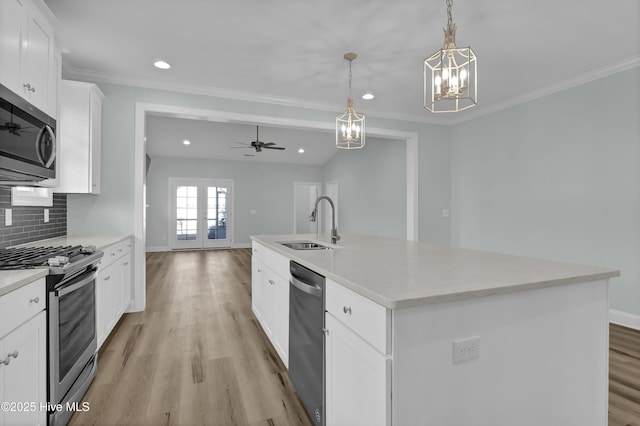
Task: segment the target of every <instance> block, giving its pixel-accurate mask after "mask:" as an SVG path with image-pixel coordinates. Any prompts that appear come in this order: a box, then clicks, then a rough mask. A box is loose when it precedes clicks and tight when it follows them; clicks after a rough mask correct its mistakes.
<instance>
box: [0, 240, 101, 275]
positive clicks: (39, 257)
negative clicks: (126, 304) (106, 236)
mask: <svg viewBox="0 0 640 426" xmlns="http://www.w3.org/2000/svg"><path fill="white" fill-rule="evenodd" d="M100 257H102V252H101V251H98V250H96V248H95V247H94V246H80V245H78V246H57V247H20V248H7V249H0V270H10V269H30V268H42V267H47V268H49V269H50V270H51V272H52V273H56V272H57V273H62V270H64V269H67V268H68V267H69V266H71V265H74V264H76V263H78V262H80V263H83V264H85V263H91V261H93V259H96V258H98V259H99V258H100ZM87 261H89V262H87Z"/></svg>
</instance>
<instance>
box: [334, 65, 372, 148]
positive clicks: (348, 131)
mask: <svg viewBox="0 0 640 426" xmlns="http://www.w3.org/2000/svg"><path fill="white" fill-rule="evenodd" d="M357 56H358V55H356V54H355V53H345V54H344V59H346V60H347V61H349V98H348V99H347V110H346V111H345V112H344V113H342V114H338V116H337V117H336V148H341V149H359V148H362V147H364V143H365V115H364V114H358V113H357V112H356V110H355V108H354V106H353V97H352V96H351V63H352V62H353V60H354V59H356V58H357Z"/></svg>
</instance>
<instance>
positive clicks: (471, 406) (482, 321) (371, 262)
mask: <svg viewBox="0 0 640 426" xmlns="http://www.w3.org/2000/svg"><path fill="white" fill-rule="evenodd" d="M252 239H253V242H254V245H259V246H260V247H263V250H266V251H267V253H268V252H272V253H274V254H276V255H278V256H280V257H281V258H285V259H286V260H293V261H295V262H297V263H300V264H302V265H303V266H305V267H307V268H309V269H312V270H314V271H315V272H317V273H319V274H320V275H323V276H325V277H326V294H325V309H326V312H325V359H326V364H325V375H326V390H325V399H326V419H327V425H328V426H341V425H347V424H348V425H353V426H355V425H395V426H402V425H474V426H512V425H516V424H517V425H519V426H539V425H565V424H576V425H577V424H579V425H581V426H601V425H604V424H606V423H607V412H608V284H609V279H610V278H613V277H616V276H618V275H619V271H617V270H613V269H608V268H600V267H593V266H586V265H576V264H569V263H561V262H554V261H548V260H542V259H533V258H525V257H518V256H509V255H502V254H496V253H488V252H482V251H476V250H465V249H460V248H453V247H443V246H431V245H427V244H422V243H417V242H410V241H403V240H393V239H386V238H379V237H370V236H363V235H348V234H346V235H342V239H341V240H340V242H339V245H337V246H332V247H333V248H332V249H329V250H307V251H304V250H293V249H290V248H287V247H285V246H283V245H281V244H279V241H295V240H296V239H299V240H309V239H312V240H318V237H317V236H315V235H277V236H254V237H252ZM318 241H319V242H320V243H322V244H325V245H329V246H331V244H330V243H329V242H328V238H325V236H321V237H320V239H319V240H318ZM281 262H282V261H281ZM270 267H271V264H270V263H269V261H268V258H267V259H266V260H263V263H262V264H261V268H262V270H268V269H269V268H270ZM263 287H264V286H263ZM263 289H264V288H263ZM263 318H264V314H263Z"/></svg>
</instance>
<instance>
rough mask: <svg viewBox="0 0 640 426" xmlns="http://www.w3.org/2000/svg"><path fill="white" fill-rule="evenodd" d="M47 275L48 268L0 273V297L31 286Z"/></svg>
mask: <svg viewBox="0 0 640 426" xmlns="http://www.w3.org/2000/svg"><path fill="white" fill-rule="evenodd" d="M48 273H49V269H48V268H35V269H21V270H16V271H0V297H2V296H4V295H5V294H7V293H9V292H11V291H13V290H16V289H19V288H20V287H22V286H25V285H27V284H31V283H32V282H34V281H35V280H37V279H39V278H42V277H46V276H47V274H48Z"/></svg>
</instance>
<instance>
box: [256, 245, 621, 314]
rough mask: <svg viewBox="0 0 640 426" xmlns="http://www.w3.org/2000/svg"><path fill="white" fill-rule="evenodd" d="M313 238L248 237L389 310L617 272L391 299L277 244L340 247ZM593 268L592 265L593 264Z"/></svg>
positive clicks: (616, 273) (601, 277)
mask: <svg viewBox="0 0 640 426" xmlns="http://www.w3.org/2000/svg"><path fill="white" fill-rule="evenodd" d="M314 237H315V238H313V237H310V236H309V235H300V236H296V235H262V236H261V235H255V236H254V235H252V236H251V240H253V241H256V242H258V243H260V244H262V245H264V246H266V247H268V248H269V249H271V250H273V251H275V252H277V253H280V254H282V255H283V256H285V257H287V258H289V259H290V260H293V261H295V262H297V263H299V264H301V265H303V266H306V267H308V268H310V269H312V270H314V271H316V272H318V273H319V274H321V275H324V276H325V278H328V279H330V280H332V281H335V282H336V283H338V284H340V285H343V286H344V287H346V288H348V289H350V290H353V291H355V292H356V293H358V294H360V295H361V296H364V297H366V298H368V299H370V300H372V301H374V302H376V303H379V304H381V305H382V306H384V307H386V308H389V309H400V308H411V307H416V306H422V305H428V304H435V303H444V302H453V301H458V300H464V299H471V298H478V297H486V296H492V295H497V294H504V293H514V292H520V291H526V290H535V289H542V288H549V287H556V286H561V285H569V284H576V283H582V282H592V281H600V280H608V279H609V278H614V277H618V276H620V271H617V270H613V269H605V268H600V269H601V271H599V272H594V273H589V274H580V275H577V276H572V277H561V278H558V279H551V280H544V281H530V282H524V283H513V284H510V285H506V286H497V287H488V288H484V289H479V290H457V289H455V288H454V289H450V290H449V291H447V292H446V293H445V292H433V293H431V294H426V295H424V296H417V297H415V296H410V297H400V298H393V299H391V298H388V297H385V296H384V295H382V294H380V293H378V292H376V291H372V290H370V289H368V288H366V287H364V286H361V285H358V284H356V283H353V282H351V281H349V280H347V279H345V278H343V277H341V276H338V275H336V274H334V273H332V272H331V271H327V270H326V269H324V268H322V267H320V266H318V265H316V264H314V263H313V262H310V261H308V260H306V259H304V258H301V257H299V256H298V255H296V253H298V251H297V250H294V249H290V248H288V247H285V246H283V245H282V244H280V243H282V242H294V241H313V242H317V243H320V244H323V245H328V246H331V247H333V250H340V249H341V248H343V247H341V246H340V243H339V242H338V243H337V244H331V243H330V241H329V237H328V236H323V235H318V236H314ZM376 238H378V237H376ZM275 240H277V241H275ZM452 248H454V249H455V247H452ZM460 250H467V249H460ZM471 251H477V250H471ZM300 253H304V251H300ZM487 253H490V252H487ZM492 254H496V255H500V256H505V255H504V254H501V253H492ZM507 256H509V255H507ZM513 257H514V258H519V257H520V258H521V257H522V256H515V255H514V256H513ZM538 260H544V259H538ZM548 262H549V263H564V262H555V261H552V260H549V261H548ZM576 266H585V265H576ZM594 269H596V268H595V267H594Z"/></svg>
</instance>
